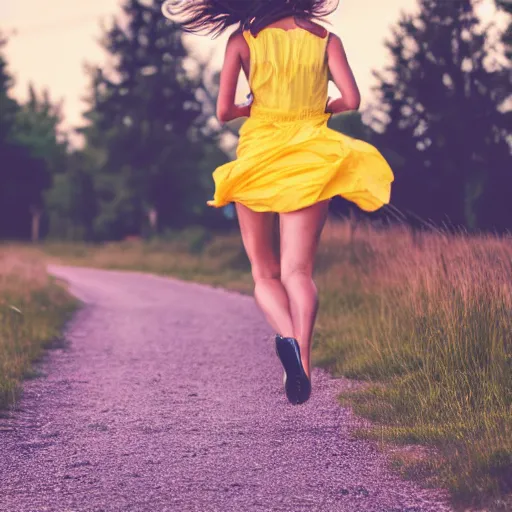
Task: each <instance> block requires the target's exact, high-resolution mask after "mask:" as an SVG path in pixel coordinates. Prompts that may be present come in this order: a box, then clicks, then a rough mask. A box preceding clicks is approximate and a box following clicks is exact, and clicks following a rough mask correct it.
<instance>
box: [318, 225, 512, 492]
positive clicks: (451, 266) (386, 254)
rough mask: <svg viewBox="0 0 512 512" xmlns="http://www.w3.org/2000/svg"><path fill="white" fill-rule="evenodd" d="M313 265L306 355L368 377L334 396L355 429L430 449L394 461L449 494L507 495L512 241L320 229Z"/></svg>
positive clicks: (511, 458)
mask: <svg viewBox="0 0 512 512" xmlns="http://www.w3.org/2000/svg"><path fill="white" fill-rule="evenodd" d="M349 240H350V243H348V241H349ZM319 263H320V266H321V270H320V273H319V283H320V287H321V289H322V290H323V293H322V299H323V309H322V310H321V316H320V318H319V327H320V337H319V339H318V340H317V343H316V345H315V355H316V360H317V362H318V363H320V364H324V365H326V366H329V367H330V368H331V369H332V370H333V371H334V373H336V374H343V375H346V376H348V377H354V378H359V379H365V380H369V381H371V382H372V385H371V386H369V387H367V388H365V389H364V390H362V391H358V392H353V393H351V394H347V395H345V396H344V397H343V400H344V401H345V402H347V403H350V404H352V405H353V406H354V408H355V410H356V412H357V413H358V414H361V415H363V416H365V417H367V418H369V419H371V420H373V421H374V422H375V423H376V425H375V427H373V428H372V429H367V430H366V431H365V432H364V433H363V434H364V435H367V436H371V437H374V438H377V439H387V440H392V441H394V442H404V443H411V442H413V443H421V444H425V445H429V446H434V447H435V448H436V450H437V452H438V456H437V457H429V458H428V459H423V460H416V461H413V462H412V463H411V462H407V460H406V459H403V460H401V461H400V462H401V464H402V467H403V468H404V470H405V471H407V472H411V471H420V472H421V473H422V474H423V475H424V476H427V475H431V476H432V480H433V482H434V483H437V484H438V483H441V484H443V485H447V486H448V487H449V488H451V489H452V491H453V493H454V495H456V496H458V497H459V498H464V497H466V498H473V499H474V498H476V497H480V498H484V497H486V496H487V497H488V496H502V495H504V494H507V493H510V492H511V491H512V239H510V238H508V239H507V238H505V239H499V238H496V237H493V236H474V237H468V236H462V235H461V236H454V235H443V234H423V235H421V236H417V237H413V236H412V234H411V233H410V231H408V230H407V229H404V228H402V229H401V228H394V229H392V230H386V231H376V230H373V229H371V228H370V227H368V226H363V227H362V228H361V229H360V231H359V232H358V231H356V232H355V234H354V235H352V233H350V229H349V226H348V225H341V226H336V227H335V226H331V229H330V230H327V231H326V233H325V237H324V243H323V246H322V249H321V255H320V262H319Z"/></svg>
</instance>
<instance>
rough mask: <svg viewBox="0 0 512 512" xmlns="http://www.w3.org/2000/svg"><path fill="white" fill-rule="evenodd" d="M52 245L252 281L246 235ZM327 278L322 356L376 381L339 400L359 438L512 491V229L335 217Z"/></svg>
mask: <svg viewBox="0 0 512 512" xmlns="http://www.w3.org/2000/svg"><path fill="white" fill-rule="evenodd" d="M46 249H47V252H48V253H50V254H53V255H54V256H55V255H59V256H61V257H63V259H64V261H68V262H72V263H76V264H82V265H93V266H99V267H103V268H122V269H137V270H145V271H149V272H158V273H163V274H171V275H174V276H178V277H182V278H185V279H192V280H197V281H202V282H206V283H209V284H213V285H221V286H226V287H228V288H234V289H237V290H239V291H245V292H250V291H251V288H252V282H251V278H250V274H249V265H248V262H247V259H246V257H245V255H244V252H243V249H242V245H241V241H240V238H239V236H238V235H232V236H223V237H211V236H210V235H209V234H208V233H206V232H204V231H202V230H200V229H196V230H189V231H187V232H185V233H182V234H181V235H176V236H175V237H171V239H169V240H167V241H163V240H156V241H153V242H149V243H143V242H137V241H132V242H123V243H120V244H108V245H106V246H102V247H88V246H85V245H81V246H77V245H74V246H66V245H52V246H48V247H47V248H46ZM317 281H318V284H319V289H320V300H321V308H320V315H319V318H318V329H317V334H316V339H315V343H314V352H313V355H314V360H315V361H316V363H317V364H319V365H323V366H327V367H328V368H330V369H331V370H332V371H333V373H334V374H337V375H345V376H348V377H352V378H357V379H361V380H364V381H366V382H367V385H365V386H364V387H363V388H362V389H361V390H359V391H357V392H352V393H350V394H346V395H345V396H343V397H342V400H343V401H344V402H345V403H348V404H351V405H352V406H353V407H354V408H355V411H356V412H357V413H358V414H360V415H363V416H365V417H366V418H369V419H371V420H373V422H374V426H373V427H372V428H369V429H365V430H364V431H361V432H360V435H364V436H368V437H374V438H377V439H379V440H381V441H390V442H393V443H419V444H423V445H425V446H428V447H431V448H432V449H433V450H430V451H428V452H427V453H429V454H430V455H429V456H428V457H422V458H414V459H413V460H409V459H407V458H405V457H404V456H397V458H396V462H397V465H399V467H400V468H401V469H402V470H403V471H404V473H406V474H411V475H415V476H418V475H419V476H421V477H422V478H423V479H424V480H427V481H431V482H432V483H434V484H436V485H444V486H448V487H449V488H450V489H451V490H452V491H453V494H454V496H456V497H458V498H459V499H461V500H464V499H465V500H467V501H470V500H473V501H474V502H476V501H478V500H484V499H485V498H488V497H492V496H494V497H497V496H505V495H507V494H509V493H511V491H512V481H511V475H512V414H511V413H512V382H511V379H512V371H511V370H512V338H511V336H512V334H511V333H512V288H511V286H512V239H511V238H510V237H509V238H501V239H500V238H497V237H493V236H464V235H460V236H454V235H446V234H442V233H437V234H433V233H425V234H421V235H416V236H413V234H412V233H411V232H410V231H409V230H408V229H407V228H405V227H404V228H399V227H397V228H392V229H375V228H372V227H371V226H370V225H361V226H359V227H358V229H357V230H356V231H355V232H353V230H352V228H351V225H350V224H348V223H330V224H329V225H328V226H327V228H326V229H325V231H324V234H323V237H322V243H321V247H320V250H319V255H318V272H317Z"/></svg>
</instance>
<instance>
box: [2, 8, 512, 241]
mask: <svg viewBox="0 0 512 512" xmlns="http://www.w3.org/2000/svg"><path fill="white" fill-rule="evenodd" d="M496 1H497V5H498V6H499V7H500V8H501V9H502V10H503V11H508V12H509V13H510V10H511V6H510V3H509V2H507V1H505V0H503V1H502V0H496ZM419 3H420V6H421V9H420V10H419V13H418V14H415V15H405V14H404V15H402V17H401V19H400V20H399V22H398V23H397V25H396V26H395V27H394V29H393V31H392V36H391V38H390V40H389V41H388V42H387V47H388V49H389V51H390V54H391V60H390V65H389V67H388V68H387V69H385V70H383V71H381V72H379V73H376V77H377V79H378V85H377V87H376V92H377V95H376V97H377V98H378V100H377V101H376V103H375V105H373V106H372V109H371V110H370V112H369V113H368V115H367V117H365V121H366V123H367V124H363V123H362V121H361V118H360V116H359V115H357V114H356V115H347V116H341V117H338V118H336V119H333V120H332V127H334V128H335V129H339V130H340V131H343V132H345V133H348V134H349V135H353V136H356V137H359V138H363V139H366V140H369V141H371V142H372V143H374V144H375V145H376V146H377V147H379V148H380V149H381V151H382V152H383V153H384V154H385V156H386V157H387V158H388V160H389V162H390V164H391V165H392V167H393V169H394V171H395V174H396V182H395V185H394V189H393V197H392V205H391V206H390V207H387V208H385V209H383V210H382V211H381V212H380V213H379V214H378V215H379V216H381V217H382V216H384V217H387V218H390V219H401V220H406V221H408V222H411V223H415V224H420V225H422V224H442V225H449V226H465V227H466V228H467V229H470V230H472V229H485V230H498V231H505V230H510V229H511V228H512V201H511V200H510V199H509V194H510V193H511V191H512V166H511V165H510V129H509V126H511V125H512V123H511V119H510V112H509V111H507V95H508V94H509V90H508V85H509V83H510V78H511V77H510V71H509V69H510V59H511V55H510V42H511V41H510V32H511V31H510V25H509V27H508V30H506V31H505V32H504V33H502V34H497V32H496V30H493V27H492V26H488V27H482V25H481V24H480V23H479V20H478V19H477V17H476V14H475V7H476V4H477V3H478V2H477V1H476V0H453V1H451V2H446V1H443V0H420V1H419ZM160 4H161V2H160V1H158V0H153V2H152V3H148V2H142V1H141V0H127V1H126V2H125V4H124V6H123V11H124V13H123V16H122V18H120V19H119V20H118V21H115V22H114V23H113V24H112V25H111V26H110V28H108V29H107V30H106V31H105V34H104V37H103V40H102V44H103V46H104V48H105V50H106V51H107V52H108V53H109V54H110V58H109V59H108V64H106V65H104V66H102V67H97V68H92V67H91V68H89V77H90V87H89V93H88V98H87V110H86V112H85V113H84V117H85V119H86V121H87V122H86V124H85V125H84V126H82V127H78V128H77V131H78V132H79V133H80V134H81V136H82V137H83V139H84V142H85V144H84V147H83V148H82V149H80V150H73V149H71V145H70V144H69V141H68V140H67V138H66V136H65V134H62V133H59V125H60V122H61V112H60V108H59V105H58V104H55V103H53V102H52V101H51V99H50V97H49V94H48V93H46V92H43V93H37V92H36V91H34V90H33V89H31V90H30V94H29V100H28V101H27V102H26V103H22V104H20V103H19V102H16V101H15V100H14V99H13V98H12V96H11V94H10V88H11V86H12V80H11V77H10V75H9V71H8V68H7V63H6V62H5V59H4V58H2V57H0V238H21V239H27V238H30V237H32V238H34V239H37V238H40V237H52V238H59V239H68V240H113V239H120V238H124V237H126V236H130V235H142V236H145V235H150V234H154V233H162V232H165V231H166V230H168V229H179V228H181V227H185V226H188V225H192V224H200V225H204V226H206V227H212V228H215V227H223V226H226V225H229V223H230V222H231V221H230V220H229V218H228V216H226V215H224V214H223V212H222V211H220V210H215V209H211V208H208V207H207V206H206V200H207V199H209V198H210V197H211V195H212V193H213V183H212V179H211V172H212V170H213V169H214V168H215V167H216V166H217V165H220V164H221V163H223V162H225V161H227V160H228V159H229V158H230V157H231V156H232V155H229V154H226V151H225V150H223V149H222V148H225V146H226V138H227V137H226V133H225V131H223V130H222V129H221V127H220V126H219V125H218V124H217V123H216V122H215V119H214V115H213V114H214V108H213V106H214V104H213V98H214V96H215V93H216V83H217V81H218V76H217V75H216V73H214V72H212V70H211V69H209V66H208V63H201V62H197V61H195V60H194V59H192V58H191V56H190V55H188V54H187V50H186V48H185V46H184V44H183V39H182V33H181V32H180V30H179V27H177V26H176V25H174V24H173V23H172V22H170V21H168V20H166V19H165V18H163V16H162V15H161V11H160ZM361 22H362V23H363V20H362V21H361ZM2 45H3V43H2ZM0 50H1V48H0ZM352 58H357V56H353V57H352ZM508 108H510V105H508ZM227 153H230V152H229V151H227ZM336 206H337V207H339V208H340V210H341V211H346V206H347V205H344V204H343V203H342V202H337V203H336Z"/></svg>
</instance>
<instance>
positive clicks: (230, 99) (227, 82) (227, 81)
mask: <svg viewBox="0 0 512 512" xmlns="http://www.w3.org/2000/svg"><path fill="white" fill-rule="evenodd" d="M245 44H247V43H246V42H245V39H244V37H243V35H242V34H240V33H235V34H232V35H231V37H230V38H229V40H228V44H227V46H226V54H225V57H224V65H223V66H222V71H221V73H220V88H219V98H218V100H217V118H218V120H219V121H220V123H222V124H223V123H227V122H228V121H231V120H233V119H236V118H238V117H248V116H249V114H250V112H251V107H250V106H240V105H235V94H236V86H237V84H238V77H239V75H240V70H241V69H242V56H241V48H242V45H245Z"/></svg>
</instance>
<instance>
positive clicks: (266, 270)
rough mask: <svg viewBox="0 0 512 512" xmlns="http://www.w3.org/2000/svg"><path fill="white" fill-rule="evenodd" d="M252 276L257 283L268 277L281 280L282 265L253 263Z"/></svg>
mask: <svg viewBox="0 0 512 512" xmlns="http://www.w3.org/2000/svg"><path fill="white" fill-rule="evenodd" d="M252 277H253V279H254V282H255V283H257V282H258V281H263V280H267V279H277V280H279V279H280V278H281V267H280V266H279V263H271V264H264V265H253V266H252Z"/></svg>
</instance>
